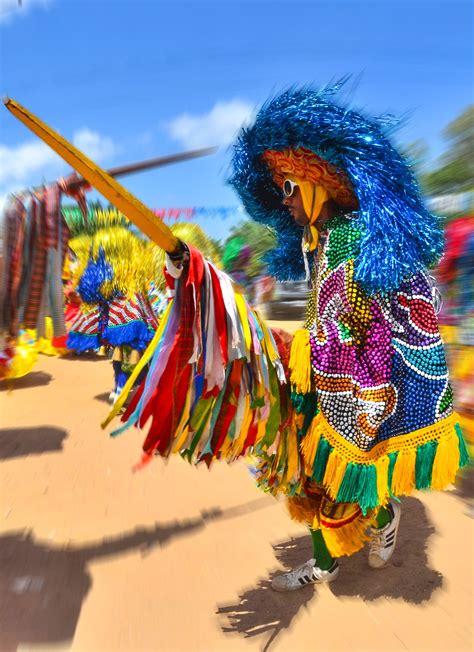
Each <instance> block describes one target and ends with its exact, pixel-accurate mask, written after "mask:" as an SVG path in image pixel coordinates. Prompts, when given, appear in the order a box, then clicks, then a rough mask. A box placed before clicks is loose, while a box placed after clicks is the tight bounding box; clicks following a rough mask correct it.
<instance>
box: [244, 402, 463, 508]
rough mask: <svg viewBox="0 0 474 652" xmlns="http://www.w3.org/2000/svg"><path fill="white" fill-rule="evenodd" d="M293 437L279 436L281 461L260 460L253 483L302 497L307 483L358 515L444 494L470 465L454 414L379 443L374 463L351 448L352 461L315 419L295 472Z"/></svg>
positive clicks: (328, 428)
mask: <svg viewBox="0 0 474 652" xmlns="http://www.w3.org/2000/svg"><path fill="white" fill-rule="evenodd" d="M294 437H295V434H294V429H292V428H288V429H287V431H286V433H285V435H281V438H282V439H283V438H285V442H286V443H285V446H284V454H285V457H280V458H278V459H277V458H276V456H274V457H270V456H269V457H268V459H264V460H262V462H261V464H260V466H259V469H258V476H257V482H258V484H259V485H260V486H261V487H262V488H263V489H264V490H267V491H270V492H271V493H273V494H276V493H278V492H279V491H282V492H284V493H286V494H287V495H290V496H295V495H302V496H304V495H305V487H306V484H307V482H308V481H312V482H313V483H315V484H316V485H317V486H319V487H321V489H322V490H324V492H325V493H326V494H327V495H328V496H329V498H330V499H331V500H333V501H335V502H337V503H357V504H359V505H360V508H361V509H362V512H363V514H367V513H368V512H369V511H370V510H371V509H375V508H376V507H379V506H382V505H385V504H386V503H387V501H388V500H389V498H390V497H392V496H403V495H408V494H411V493H412V492H413V491H415V490H417V489H446V487H448V486H449V485H450V484H452V483H453V482H454V480H455V477H456V473H457V472H458V470H459V469H460V468H462V467H463V466H465V465H466V464H467V463H468V460H469V456H468V453H467V449H466V445H465V443H464V440H463V437H462V433H461V428H460V426H459V424H458V423H457V420H456V416H455V415H451V416H450V417H448V418H446V419H444V420H443V421H440V422H438V423H437V424H433V425H432V426H430V427H429V428H423V429H422V430H418V431H416V432H413V433H411V434H408V435H403V436H401V437H394V438H392V439H391V440H389V441H387V442H383V444H384V448H383V447H382V445H381V444H379V445H378V447H377V448H378V453H379V457H378V458H376V457H375V456H374V455H373V454H372V451H371V452H369V453H367V456H366V459H365V460H364V461H361V458H362V454H361V451H360V450H358V449H356V450H357V456H355V455H350V454H348V452H347V451H348V449H349V446H350V444H348V443H347V442H345V441H344V442H343V443H342V444H341V442H340V439H342V438H341V437H340V436H338V435H337V433H335V431H334V430H333V429H332V428H331V426H330V425H329V424H328V423H327V422H326V421H325V419H324V417H323V416H322V415H321V414H318V415H317V416H316V417H315V418H314V419H313V421H312V423H311V426H310V428H309V429H308V432H307V434H306V436H305V437H304V438H303V440H302V442H301V445H300V452H301V455H300V462H301V467H300V468H299V470H298V471H299V472H298V471H297V472H295V471H294V469H295V460H294V459H293V458H292V459H287V458H288V456H289V455H290V452H291V451H292V450H293V448H294V447H292V446H291V445H290V440H292V439H293V438H294ZM337 437H339V440H338V439H337ZM397 443H398V445H399V447H398V449H397ZM410 445H411V447H410ZM353 448H354V449H355V447H353ZM351 452H352V451H351ZM293 454H294V453H293ZM354 460H358V461H354ZM289 468H291V469H292V472H293V473H292V476H289V474H288V469H289ZM291 478H292V480H291Z"/></svg>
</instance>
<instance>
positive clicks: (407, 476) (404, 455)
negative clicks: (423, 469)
mask: <svg viewBox="0 0 474 652" xmlns="http://www.w3.org/2000/svg"><path fill="white" fill-rule="evenodd" d="M415 465H416V448H412V449H409V450H401V451H400V452H399V453H398V457H397V462H396V464H395V467H394V469H393V478H392V492H393V493H394V494H395V496H406V495H407V494H409V493H411V492H412V491H413V490H414V489H415ZM380 489H381V487H379V485H378V484H377V490H378V491H379V490H380ZM379 495H380V494H379Z"/></svg>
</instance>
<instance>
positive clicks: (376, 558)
mask: <svg viewBox="0 0 474 652" xmlns="http://www.w3.org/2000/svg"><path fill="white" fill-rule="evenodd" d="M387 509H388V511H389V512H390V513H391V514H392V520H391V521H390V523H387V525H386V526H385V527H383V528H380V530H378V529H377V528H375V527H372V528H370V548H369V566H370V567H371V568H383V567H384V566H386V564H387V562H388V561H389V559H390V557H391V556H392V555H393V551H394V550H395V544H396V542H397V532H398V526H399V524H400V515H401V513H402V510H401V509H400V507H399V506H398V505H397V504H396V503H388V505H387Z"/></svg>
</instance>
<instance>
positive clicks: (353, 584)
mask: <svg viewBox="0 0 474 652" xmlns="http://www.w3.org/2000/svg"><path fill="white" fill-rule="evenodd" d="M111 379H112V370H111V366H110V363H108V362H107V361H106V360H104V359H103V358H102V359H101V358H96V359H94V358H84V359H78V360H77V359H76V360H74V359H71V360H69V359H56V358H45V357H41V359H40V363H39V364H38V366H37V367H36V369H35V371H34V372H33V373H31V374H30V375H29V376H28V377H26V378H24V379H20V380H18V381H16V382H15V383H14V389H13V391H9V390H8V389H7V388H6V387H5V386H2V387H1V391H0V415H1V416H0V420H1V426H2V430H1V432H0V457H1V461H0V463H1V512H0V517H1V532H0V587H1V597H0V600H1V605H0V619H1V622H0V632H1V634H0V636H1V643H0V649H1V650H2V652H10V651H12V650H17V649H18V650H22V651H26V650H31V651H32V650H35V651H38V650H48V651H50V650H51V651H54V650H77V651H79V650H80V651H84V652H86V651H87V652H89V651H90V652H92V651H105V650H130V651H132V650H133V651H139V650H140V651H145V650H147V651H148V650H149V651H160V652H167V651H171V650H181V651H183V652H184V651H199V652H201V651H202V652H213V651H223V652H224V651H229V652H230V651H233V650H249V651H250V650H273V651H275V652H276V651H287V652H290V651H291V652H293V651H294V652H300V651H301V652H303V651H304V652H308V651H313V650H314V651H315V652H326V651H335V650H364V651H366V650H367V651H371V650H377V652H384V651H389V650H390V651H391V650H412V651H421V650H439V651H443V652H446V651H451V650H463V651H464V650H466V651H467V650H471V649H472V634H471V632H472V623H471V617H472V587H473V575H472V551H473V545H472V544H473V537H472V520H471V518H470V517H469V516H468V508H467V505H466V502H465V500H464V499H463V497H462V496H461V495H459V492H458V491H457V490H454V489H453V490H452V491H449V492H446V493H444V494H423V495H416V496H415V497H412V498H408V499H406V500H404V501H403V514H402V524H401V533H400V536H399V544H398V547H397V550H396V552H395V554H394V557H393V564H392V565H391V566H390V567H389V568H387V569H385V570H383V571H371V570H369V569H368V567H367V562H366V553H365V552H361V553H359V554H358V555H356V556H355V557H353V558H351V559H344V560H343V561H342V563H341V572H340V575H339V579H338V580H337V582H335V583H333V584H331V585H323V586H320V587H306V588H305V589H302V590H301V591H298V592H296V593H294V594H288V595H285V594H278V593H275V592H273V591H272V590H271V589H270V588H269V579H270V578H271V577H272V576H273V575H274V574H275V573H277V572H278V571H280V570H281V569H282V568H284V567H287V566H292V565H294V564H296V563H300V562H303V561H306V559H308V558H309V557H310V556H311V554H310V547H309V541H308V537H307V536H305V531H304V529H303V528H301V527H300V526H299V525H297V524H295V523H292V522H291V521H290V520H289V519H288V517H287V515H286V513H285V508H284V505H283V504H282V503H279V502H277V501H276V500H275V499H273V498H271V497H269V496H266V495H264V494H262V493H261V492H259V491H258V490H257V489H256V488H255V486H254V484H253V482H252V478H251V476H250V475H249V472H248V471H247V469H246V467H245V465H244V464H241V463H238V464H235V465H233V466H230V467H229V466H227V465H225V464H222V465H219V464H218V465H216V466H215V467H214V468H213V469H212V471H210V472H209V471H208V470H207V469H206V468H198V469H196V468H192V467H190V466H188V465H187V464H186V463H185V462H183V461H182V460H180V459H178V458H177V459H173V460H171V461H170V462H169V463H165V462H164V461H162V460H156V461H155V462H154V463H153V464H151V465H150V466H149V467H148V468H146V469H145V470H144V471H142V472H140V473H137V474H132V473H131V466H132V465H133V464H134V463H135V462H136V461H137V460H138V459H139V456H140V446H141V442H142V435H140V434H139V433H137V431H130V432H128V433H125V434H124V435H122V436H121V437H119V438H117V439H115V440H114V439H111V438H110V437H109V436H108V434H107V433H104V432H103V431H101V429H100V427H99V422H100V420H101V419H102V418H103V416H104V415H105V414H106V412H107V409H108V408H107V403H106V402H105V400H106V397H107V394H108V392H109V390H110V387H111Z"/></svg>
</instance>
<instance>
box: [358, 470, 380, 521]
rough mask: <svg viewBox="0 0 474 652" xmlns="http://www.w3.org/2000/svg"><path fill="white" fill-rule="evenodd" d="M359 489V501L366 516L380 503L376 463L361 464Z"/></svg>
mask: <svg viewBox="0 0 474 652" xmlns="http://www.w3.org/2000/svg"><path fill="white" fill-rule="evenodd" d="M359 466H360V467H362V468H361V469H360V475H359V489H358V492H357V497H356V499H357V502H358V503H359V505H360V508H361V510H362V513H363V514H364V516H365V515H366V514H367V512H368V511H369V510H370V509H374V508H375V507H377V506H378V504H379V498H378V494H377V470H376V467H375V465H374V464H364V465H362V464H359Z"/></svg>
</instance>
